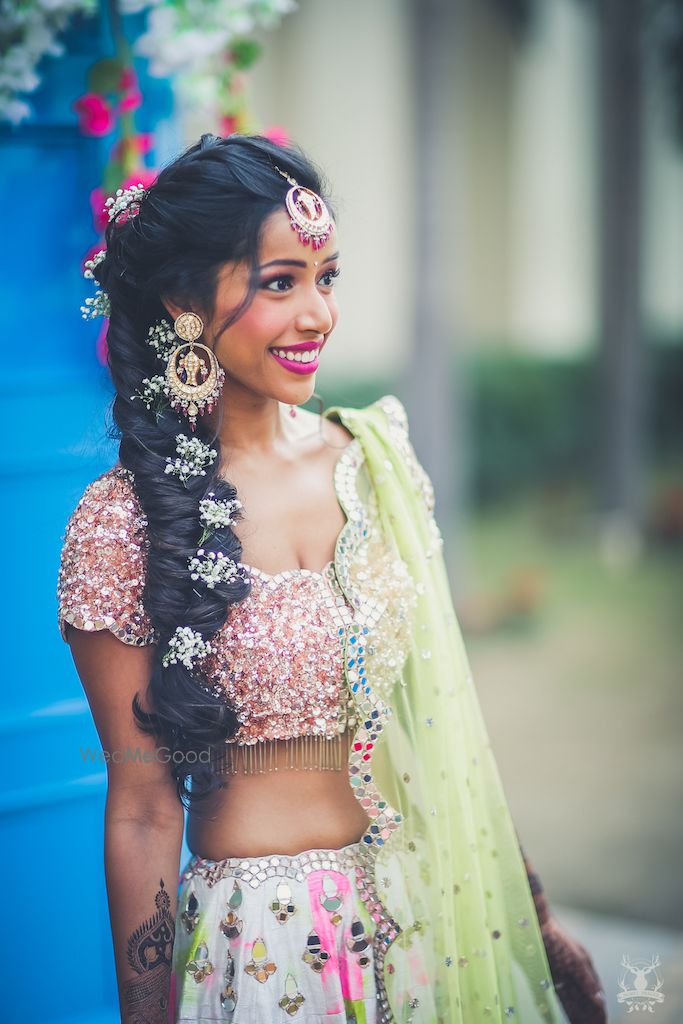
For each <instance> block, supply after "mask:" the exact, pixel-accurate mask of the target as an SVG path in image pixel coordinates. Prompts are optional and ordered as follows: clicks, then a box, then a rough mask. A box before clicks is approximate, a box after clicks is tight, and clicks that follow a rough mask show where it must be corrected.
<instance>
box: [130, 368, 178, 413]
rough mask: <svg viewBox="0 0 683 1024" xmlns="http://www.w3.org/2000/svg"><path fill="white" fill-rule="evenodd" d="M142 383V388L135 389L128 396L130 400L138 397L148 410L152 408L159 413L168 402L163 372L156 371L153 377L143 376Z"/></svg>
mask: <svg viewBox="0 0 683 1024" xmlns="http://www.w3.org/2000/svg"><path fill="white" fill-rule="evenodd" d="M142 383H143V385H144V387H143V388H142V390H138V389H136V391H135V394H134V395H131V396H130V397H131V402H132V401H133V400H134V399H135V398H139V399H140V401H141V402H143V403H144V405H145V406H146V408H147V409H148V410H149V409H153V410H154V412H155V413H157V414H158V413H160V412H161V411H162V409H163V408H164V407H165V406H166V405H168V404H169V403H168V385H167V384H166V378H165V377H164V376H163V374H161V373H157V374H155V375H154V376H153V377H143V378H142Z"/></svg>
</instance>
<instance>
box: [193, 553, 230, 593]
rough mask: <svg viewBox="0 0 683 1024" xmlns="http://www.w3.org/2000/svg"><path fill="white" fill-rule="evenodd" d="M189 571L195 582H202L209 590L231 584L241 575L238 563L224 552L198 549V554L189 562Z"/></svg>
mask: <svg viewBox="0 0 683 1024" xmlns="http://www.w3.org/2000/svg"><path fill="white" fill-rule="evenodd" d="M188 569H189V570H190V576H191V577H192V579H193V580H202V582H204V583H206V585H207V587H208V588H209V590H213V588H214V587H215V586H216V584H217V583H229V582H230V580H232V579H234V578H235V576H239V575H240V567H239V566H238V565H237V562H234V561H233V560H232V558H230V557H229V556H228V555H226V554H224V553H223V552H222V551H205V550H204V548H198V549H197V554H196V555H195V556H194V557H193V558H191V559H190V561H189V562H188Z"/></svg>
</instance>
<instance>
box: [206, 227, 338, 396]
mask: <svg viewBox="0 0 683 1024" xmlns="http://www.w3.org/2000/svg"><path fill="white" fill-rule="evenodd" d="M259 268H260V269H259V283H258V287H257V290H256V294H255V295H254V298H253V300H252V302H251V304H250V306H249V307H248V308H247V310H246V311H245V312H244V313H243V314H242V316H241V317H240V318H239V319H238V320H236V321H235V322H234V323H233V324H231V326H230V327H229V328H228V329H227V330H226V331H224V332H223V334H221V336H220V338H218V340H217V342H216V344H215V346H214V352H215V353H216V356H217V358H218V361H219V363H220V364H221V366H222V367H223V368H224V370H225V373H226V383H225V389H226V390H227V391H228V393H229V392H230V390H231V389H233V388H235V387H237V388H242V389H246V390H247V391H249V392H252V393H254V394H256V395H259V396H260V397H263V398H274V399H277V400H278V401H280V402H284V403H286V404H291V405H299V404H302V403H303V402H306V401H307V400H308V398H310V396H311V395H312V393H313V391H314V389H315V375H316V370H317V367H318V360H319V358H320V353H321V351H322V349H323V348H324V346H325V345H326V343H327V339H328V338H329V336H330V334H331V333H332V331H333V330H334V327H335V325H336V323H337V319H338V310H337V300H336V296H335V294H334V285H335V277H336V276H337V275H338V273H339V267H338V252H337V237H336V230H335V229H334V228H333V230H332V233H331V235H330V237H329V239H328V241H327V242H326V244H325V245H324V246H323V247H322V248H321V249H317V250H313V249H311V246H310V245H303V244H302V243H301V241H300V240H299V236H298V235H297V233H296V232H295V231H294V230H293V229H292V226H291V224H290V219H289V215H288V214H287V212H286V210H284V209H283V210H277V211H276V212H275V213H273V214H271V216H270V217H269V218H268V220H267V221H266V223H265V225H264V229H263V233H262V243H261V251H260V253H259ZM248 283H249V268H248V266H247V265H246V264H244V263H228V264H226V265H225V266H224V267H223V268H222V270H221V271H220V273H219V277H218V287H217V291H216V310H215V315H214V317H213V320H212V322H211V323H210V324H209V325H207V326H208V329H207V331H206V336H207V338H209V339H211V341H213V339H214V338H215V336H216V333H217V332H218V331H219V330H220V326H219V325H220V324H221V323H223V322H224V321H225V319H226V318H227V317H228V315H229V314H230V311H231V310H233V309H234V308H235V307H236V306H237V305H239V303H240V301H241V300H242V299H243V298H244V296H245V294H246V292H247V288H248ZM287 356H289V357H290V358H287ZM302 357H303V358H302ZM228 401H229V394H228Z"/></svg>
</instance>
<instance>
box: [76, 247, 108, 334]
mask: <svg viewBox="0 0 683 1024" xmlns="http://www.w3.org/2000/svg"><path fill="white" fill-rule="evenodd" d="M106 255H107V250H106V249H100V250H99V252H96V253H95V255H94V256H92V257H91V258H90V259H89V260H86V261H85V264H84V267H85V270H84V271H83V277H84V278H85V279H86V281H93V280H94V279H95V275H94V274H93V271H94V269H95V267H96V266H97V265H98V264H100V263H101V262H102V260H103V259H104V257H105V256H106ZM110 312H111V305H110V302H109V296H108V295H107V293H106V292H105V291H104V289H103V288H98V289H97V292H96V293H95V296H94V298H92V297H88V298H87V299H86V300H85V305H84V306H81V316H82V317H83V319H84V320H94V319H95V317H96V316H105V317H106V316H109V314H110Z"/></svg>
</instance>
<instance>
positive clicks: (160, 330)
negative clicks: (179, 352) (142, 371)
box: [147, 317, 179, 359]
mask: <svg viewBox="0 0 683 1024" xmlns="http://www.w3.org/2000/svg"><path fill="white" fill-rule="evenodd" d="M147 344H148V345H149V346H150V347H151V348H153V349H155V350H156V354H157V358H158V359H168V357H169V356H170V354H171V352H172V351H173V350H174V348H177V346H178V344H179V338H178V336H177V334H176V333H175V331H174V330H173V325H172V324H171V323H170V322H169V321H168V320H166V318H165V317H162V318H161V320H157V321H156V323H154V324H152V326H151V327H150V329H149V330H148V331H147Z"/></svg>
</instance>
